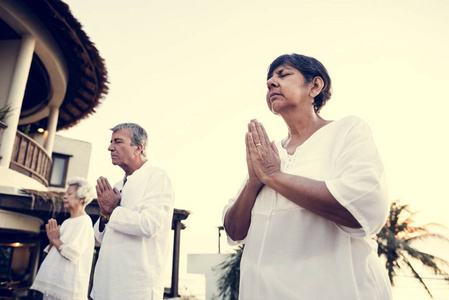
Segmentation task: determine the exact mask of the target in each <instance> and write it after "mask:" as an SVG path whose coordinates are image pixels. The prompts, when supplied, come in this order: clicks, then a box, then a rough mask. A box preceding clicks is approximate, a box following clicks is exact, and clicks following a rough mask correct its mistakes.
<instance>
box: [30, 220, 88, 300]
mask: <svg viewBox="0 0 449 300" xmlns="http://www.w3.org/2000/svg"><path fill="white" fill-rule="evenodd" d="M59 238H60V240H61V241H62V242H63V245H62V246H61V252H59V251H58V249H56V247H54V246H53V247H52V248H51V249H50V251H49V252H48V254H47V256H46V257H45V259H44V261H43V262H42V264H41V266H40V268H39V272H38V273H37V275H36V279H35V280H34V283H33V285H32V286H31V289H33V290H38V291H40V292H42V293H43V294H44V295H47V296H52V297H54V298H57V299H87V293H88V288H89V278H90V270H91V267H92V259H93V254H94V245H95V238H94V231H93V228H92V220H91V219H90V217H89V216H88V215H82V216H79V217H76V218H69V219H67V220H65V221H64V222H63V223H62V225H61V228H60V237H59ZM44 251H46V252H47V251H48V246H47V248H45V249H44Z"/></svg>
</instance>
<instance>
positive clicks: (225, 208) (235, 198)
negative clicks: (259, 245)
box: [221, 176, 248, 246]
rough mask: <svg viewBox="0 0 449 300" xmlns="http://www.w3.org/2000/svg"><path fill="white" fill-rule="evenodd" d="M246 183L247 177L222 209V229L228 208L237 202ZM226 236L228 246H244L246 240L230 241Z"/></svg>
mask: <svg viewBox="0 0 449 300" xmlns="http://www.w3.org/2000/svg"><path fill="white" fill-rule="evenodd" d="M247 181H248V176H246V179H245V180H244V181H243V184H242V185H241V186H240V188H239V190H238V192H237V194H236V195H235V197H233V198H231V199H230V200H229V201H228V204H227V205H226V206H225V207H224V208H223V214H222V220H221V221H222V224H223V227H225V225H224V221H225V217H226V213H227V212H228V210H229V208H231V207H232V205H234V203H235V201H236V200H237V198H238V197H239V195H240V193H241V192H242V191H243V188H244V187H245V185H246V182H247ZM225 232H226V231H225ZM226 236H227V240H228V244H229V245H231V246H235V245H239V244H244V243H245V241H246V239H243V240H239V241H234V240H233V239H231V238H230V237H229V235H227V234H226Z"/></svg>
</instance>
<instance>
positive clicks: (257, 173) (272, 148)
mask: <svg viewBox="0 0 449 300" xmlns="http://www.w3.org/2000/svg"><path fill="white" fill-rule="evenodd" d="M246 162H247V166H248V174H249V180H250V181H252V180H253V181H254V180H259V181H260V184H261V185H262V184H267V182H268V181H269V180H270V178H272V177H273V176H274V175H276V174H277V173H279V172H280V170H281V160H280V158H279V152H278V150H277V148H276V145H275V142H271V141H270V139H269V138H268V135H267V133H266V131H265V128H264V127H263V125H262V123H260V122H258V121H257V120H256V119H253V120H251V121H250V122H249V124H248V132H247V133H246Z"/></svg>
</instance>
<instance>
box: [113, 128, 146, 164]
mask: <svg viewBox="0 0 449 300" xmlns="http://www.w3.org/2000/svg"><path fill="white" fill-rule="evenodd" d="M120 129H127V130H129V131H130V132H131V145H132V146H142V156H143V157H146V156H147V150H146V149H147V140H148V135H147V132H146V131H145V129H143V128H142V127H141V126H140V125H138V124H136V123H121V124H118V125H116V126H114V127H113V128H111V130H112V131H113V132H114V131H117V130H120Z"/></svg>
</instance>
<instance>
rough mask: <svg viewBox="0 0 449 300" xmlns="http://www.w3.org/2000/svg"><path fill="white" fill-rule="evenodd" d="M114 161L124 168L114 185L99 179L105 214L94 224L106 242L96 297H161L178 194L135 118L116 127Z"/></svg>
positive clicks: (111, 147)
mask: <svg viewBox="0 0 449 300" xmlns="http://www.w3.org/2000/svg"><path fill="white" fill-rule="evenodd" d="M111 130H112V131H113V132H112V138H111V144H110V145H109V147H108V150H109V151H110V153H111V159H112V164H113V165H116V166H119V167H120V168H122V169H123V171H125V177H124V179H123V180H121V181H119V182H118V183H116V184H115V186H114V187H111V185H110V184H109V181H108V180H107V179H106V178H105V177H100V178H99V179H98V180H97V186H96V188H97V196H98V199H97V200H98V205H99V207H100V218H99V219H98V221H97V222H96V224H95V225H94V231H95V237H96V238H97V240H98V241H99V242H100V243H101V249H100V254H99V257H98V261H97V264H96V267H95V275H94V285H93V289H92V293H91V297H92V298H93V299H96V300H97V299H162V298H163V294H164V285H163V278H162V277H163V272H164V266H165V263H166V261H167V254H168V253H169V249H168V246H169V232H170V229H171V221H172V216H173V201H174V195H173V190H172V186H171V182H170V179H169V177H168V176H167V174H166V172H165V171H164V170H162V169H160V168H158V167H154V166H150V165H149V163H148V161H147V159H146V156H145V147H146V144H147V133H146V132H145V130H144V129H143V128H142V127H140V126H139V125H137V124H134V123H123V124H119V125H117V126H115V127H114V128H112V129H111Z"/></svg>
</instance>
